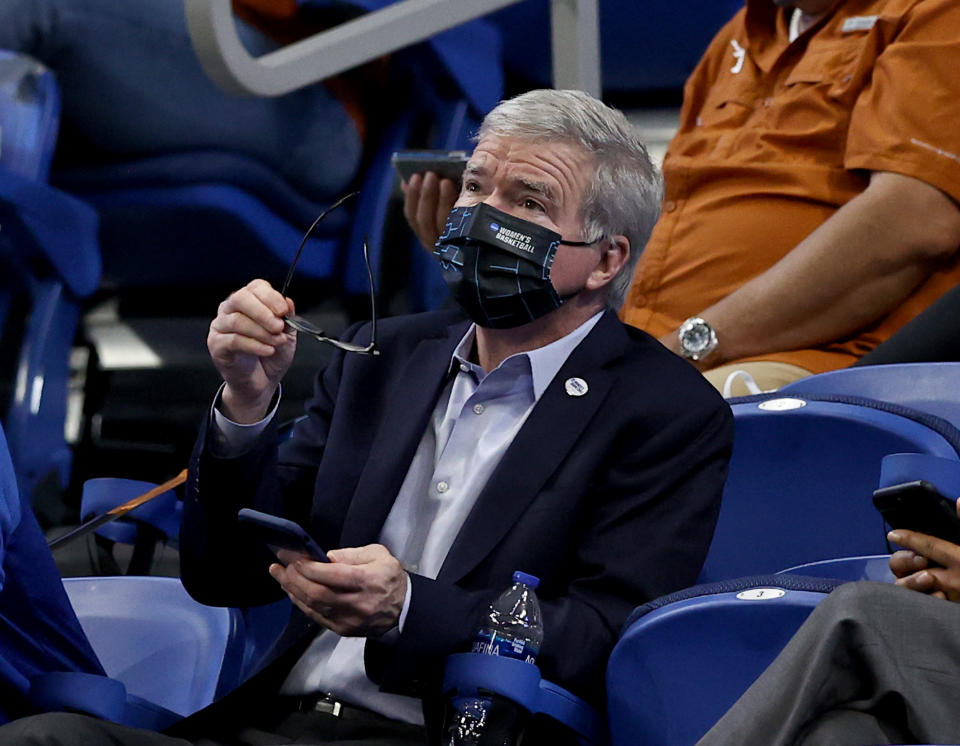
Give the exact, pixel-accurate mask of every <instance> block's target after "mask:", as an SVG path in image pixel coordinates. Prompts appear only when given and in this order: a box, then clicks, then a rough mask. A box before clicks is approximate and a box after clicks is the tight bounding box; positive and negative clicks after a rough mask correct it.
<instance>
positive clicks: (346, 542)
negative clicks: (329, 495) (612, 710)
mask: <svg viewBox="0 0 960 746" xmlns="http://www.w3.org/2000/svg"><path fill="white" fill-rule="evenodd" d="M466 329H467V324H465V323H464V324H456V325H453V326H450V327H448V328H447V330H446V334H444V333H443V332H441V333H440V334H439V335H438V336H437V337H431V338H427V339H424V340H422V341H421V342H420V343H419V344H418V345H417V347H416V348H415V350H414V352H413V354H412V355H411V356H410V360H409V361H408V362H407V364H406V365H405V366H404V367H403V369H402V370H401V373H400V375H399V376H398V378H397V380H396V381H394V383H393V386H392V389H393V391H392V394H391V396H390V398H389V400H388V404H387V406H386V408H385V409H384V412H383V416H382V417H381V419H380V425H379V427H378V428H377V434H376V436H375V438H374V441H373V445H372V447H371V448H370V456H369V458H368V459H367V463H366V465H365V466H364V468H363V471H362V472H361V474H360V478H359V480H358V481H357V488H356V491H355V493H354V497H353V500H351V502H350V508H349V510H348V511H347V516H346V519H345V520H344V525H343V532H342V542H343V546H363V545H364V544H370V543H373V542H376V541H377V539H378V537H379V535H380V529H381V528H382V527H383V523H384V521H385V520H386V519H387V515H388V514H389V513H390V508H391V507H392V506H393V502H394V498H396V496H397V492H398V490H399V489H400V485H401V484H403V480H404V477H405V476H406V473H407V470H408V469H409V468H410V462H411V461H412V460H413V454H414V453H415V452H416V450H417V446H418V445H419V444H420V439H421V438H422V437H423V433H424V430H425V429H426V427H427V424H428V422H429V419H430V415H431V414H432V413H433V410H434V407H435V406H436V403H437V398H438V397H439V396H440V392H441V391H442V389H443V386H444V384H445V383H446V381H447V372H448V369H449V365H450V358H451V355H452V354H453V350H454V348H455V347H456V346H457V344H458V343H459V341H460V339H461V338H462V337H463V334H464V332H465V331H466Z"/></svg>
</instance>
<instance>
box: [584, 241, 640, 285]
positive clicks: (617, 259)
mask: <svg viewBox="0 0 960 746" xmlns="http://www.w3.org/2000/svg"><path fill="white" fill-rule="evenodd" d="M629 258H630V239H628V238H627V237H626V236H610V237H609V238H605V239H604V240H603V247H602V249H601V255H600V261H599V262H598V263H597V266H596V267H594V268H593V271H592V272H591V273H590V276H589V277H588V278H587V282H586V283H585V285H586V289H587V290H597V289H599V288H602V287H603V286H604V285H608V284H609V283H610V282H612V281H613V278H615V277H616V276H617V275H618V274H620V270H622V269H623V266H624V265H625V264H626V263H627V260H628V259H629Z"/></svg>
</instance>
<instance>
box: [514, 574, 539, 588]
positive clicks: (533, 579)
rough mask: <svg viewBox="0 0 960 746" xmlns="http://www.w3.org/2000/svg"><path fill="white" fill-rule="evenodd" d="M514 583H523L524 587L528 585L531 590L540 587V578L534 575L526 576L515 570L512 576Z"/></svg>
mask: <svg viewBox="0 0 960 746" xmlns="http://www.w3.org/2000/svg"><path fill="white" fill-rule="evenodd" d="M513 582H514V583H523V584H524V585H529V586H530V587H531V588H538V587H539V586H540V578H538V577H537V576H536V575H528V574H527V573H525V572H520V571H519V570H517V571H516V572H515V573H514V574H513Z"/></svg>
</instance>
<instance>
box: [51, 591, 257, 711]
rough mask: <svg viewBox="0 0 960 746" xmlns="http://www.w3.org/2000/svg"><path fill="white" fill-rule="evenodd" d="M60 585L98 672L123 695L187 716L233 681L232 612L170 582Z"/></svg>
mask: <svg viewBox="0 0 960 746" xmlns="http://www.w3.org/2000/svg"><path fill="white" fill-rule="evenodd" d="M64 586H65V587H66V589H67V593H68V595H69V596H70V602H71V604H72V605H73V608H74V610H75V611H76V613H77V616H78V617H79V619H80V624H81V625H82V626H83V631H84V632H85V633H86V635H87V638H88V639H89V640H90V642H91V644H92V645H93V648H94V650H96V652H97V656H98V657H99V658H100V661H101V663H102V664H103V668H104V670H105V671H106V673H107V675H108V676H110V677H112V678H115V679H118V680H119V681H121V682H122V683H123V684H124V685H125V686H126V688H127V692H128V694H131V695H135V696H137V697H141V698H143V699H145V700H148V701H149V702H151V703H154V704H157V705H160V706H162V707H164V708H166V709H167V710H170V711H172V712H174V713H177V714H178V715H189V714H191V713H193V712H196V711H197V710H199V709H201V708H202V707H205V706H206V705H208V704H210V703H211V702H213V701H214V699H215V698H216V697H217V696H219V695H220V694H222V693H225V692H227V691H230V689H232V688H233V687H235V686H236V684H237V683H238V681H239V674H240V666H241V663H242V658H243V642H242V639H243V626H242V617H241V614H240V613H239V612H238V611H237V610H235V609H227V608H221V607H214V606H204V605H203V604H200V603H197V602H196V601H194V600H193V599H192V598H190V596H189V595H188V594H187V592H186V591H185V590H184V588H183V585H182V584H181V583H180V581H179V580H178V579H176V578H161V577H102V578H67V579H65V580H64Z"/></svg>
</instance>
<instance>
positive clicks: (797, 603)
mask: <svg viewBox="0 0 960 746" xmlns="http://www.w3.org/2000/svg"><path fill="white" fill-rule="evenodd" d="M839 583H840V581H836V580H826V579H820V578H806V577H800V576H795V575H766V576H754V577H747V578H739V579H736V580H733V581H729V582H723V583H714V584H709V585H706V586H696V587H694V588H691V589H688V590H686V591H680V592H678V593H675V594H671V595H669V596H665V597H663V598H660V599H657V600H655V601H653V602H651V603H649V604H646V605H644V606H641V607H639V608H638V609H637V610H635V611H634V613H633V614H632V615H631V617H630V618H629V619H628V620H627V623H626V624H625V626H624V629H623V632H622V633H621V635H620V640H619V641H618V642H617V645H616V647H615V648H614V650H613V654H612V655H611V656H610V661H609V663H608V665H607V716H608V720H609V727H610V741H611V743H612V744H613V746H633V745H634V744H640V743H642V744H644V746H690V745H691V744H694V743H695V742H696V741H697V740H698V739H699V738H700V737H701V736H702V735H703V734H704V733H706V731H707V730H708V729H709V728H710V727H711V726H712V725H713V724H714V723H715V722H716V721H717V720H718V719H719V718H720V716H721V715H723V713H724V712H726V711H727V709H729V707H730V705H732V704H733V703H734V702H735V701H736V700H737V699H738V698H739V696H740V695H741V694H742V693H743V692H744V691H745V690H746V689H747V687H748V686H750V684H752V683H753V681H754V680H755V679H756V678H757V676H759V675H760V673H761V672H763V670H764V669H765V668H766V667H767V666H768V665H769V664H770V662H771V661H772V660H773V659H774V658H775V657H776V656H777V654H778V653H779V652H780V650H781V649H782V648H783V646H784V645H785V644H786V643H787V641H788V640H789V639H790V638H791V637H792V636H793V633H794V632H795V631H796V630H797V628H798V627H799V626H800V625H801V624H802V623H803V622H804V620H805V619H806V618H807V616H808V615H809V614H810V612H811V611H812V610H813V608H814V607H815V606H816V605H817V604H818V603H819V602H820V601H821V600H823V598H825V597H826V594H827V593H829V592H830V591H831V590H832V589H833V588H835V587H836V586H837V585H839Z"/></svg>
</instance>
